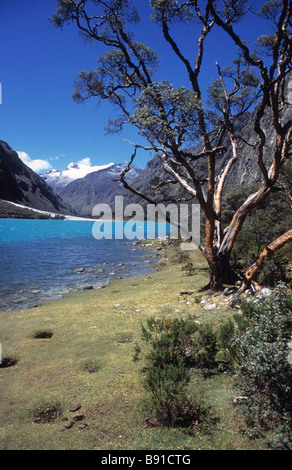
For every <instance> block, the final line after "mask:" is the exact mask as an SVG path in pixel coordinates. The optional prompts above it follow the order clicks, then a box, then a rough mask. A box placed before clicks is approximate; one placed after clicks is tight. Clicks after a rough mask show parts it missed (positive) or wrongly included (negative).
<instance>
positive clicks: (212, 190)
mask: <svg viewBox="0 0 292 470" xmlns="http://www.w3.org/2000/svg"><path fill="white" fill-rule="evenodd" d="M249 3H250V2H248V1H246V0H206V1H198V0H189V1H183V0H151V1H150V5H151V7H152V20H153V21H154V22H156V23H157V24H158V26H159V27H160V28H161V31H162V35H163V38H164V40H165V41H166V43H167V44H168V45H169V47H170V49H171V50H172V52H173V54H174V55H175V56H176V58H177V59H178V60H179V61H180V63H181V65H182V70H183V71H184V72H185V74H186V76H187V78H188V80H189V83H190V86H189V88H186V87H184V86H180V87H178V88H176V89H175V88H174V87H173V86H172V85H171V84H170V82H169V81H163V82H156V81H155V80H154V77H155V71H156V69H157V67H158V63H159V61H158V57H157V55H156V54H155V52H154V51H153V50H151V49H150V48H149V47H147V46H146V45H145V44H143V43H141V42H138V41H136V39H135V37H134V35H133V33H132V31H131V29H132V30H133V29H134V28H135V27H136V25H137V24H138V22H139V21H140V18H139V12H138V10H137V9H136V8H135V7H133V6H132V5H133V2H132V1H131V0H104V1H103V0H82V1H74V0H58V9H57V11H56V13H55V15H54V17H53V19H52V21H53V22H54V23H55V24H56V25H57V26H60V27H62V26H63V25H64V24H65V23H70V22H73V23H74V24H76V25H77V27H78V28H79V30H80V31H81V33H82V35H83V36H84V37H85V38H86V39H90V40H91V41H97V42H100V43H102V44H103V45H105V46H107V47H108V50H107V51H106V52H105V54H104V55H103V56H101V57H99V58H98V67H97V68H96V69H95V70H92V71H89V72H85V71H82V72H80V74H79V78H78V80H77V82H76V88H75V92H74V95H73V98H74V99H75V100H76V101H77V102H81V101H83V100H86V99H88V98H91V97H96V98H97V99H98V100H104V99H106V100H109V101H111V102H112V103H113V104H114V105H115V106H116V107H117V108H118V110H119V111H120V115H119V116H117V118H116V119H114V120H111V121H110V122H109V128H110V129H111V130H115V131H116V130H121V129H122V127H123V126H124V125H125V124H127V123H130V124H132V125H133V126H135V127H136V128H137V129H138V130H139V133H140V134H141V135H142V136H144V137H145V139H146V140H147V145H145V146H143V145H137V144H135V143H134V144H133V145H134V151H133V154H132V157H131V159H130V164H129V166H128V168H127V169H126V171H124V172H123V173H122V174H121V181H122V183H123V184H124V186H125V187H126V188H127V189H129V190H131V191H132V192H134V193H135V194H138V195H140V196H141V197H143V198H144V199H145V200H146V201H148V202H153V201H152V199H151V198H150V197H149V195H147V194H141V192H139V191H138V190H137V189H134V188H131V186H130V185H129V184H128V183H127V180H126V174H127V171H128V170H129V169H130V165H131V163H132V162H133V160H134V158H135V156H136V153H137V151H138V150H139V149H140V148H142V149H144V150H146V151H147V152H152V153H154V154H155V155H156V156H157V157H158V158H160V160H161V162H162V165H163V167H164V169H165V170H166V171H167V172H168V173H169V174H170V175H171V176H172V179H174V180H175V181H177V182H178V183H179V184H180V185H181V187H182V188H183V189H184V190H185V191H186V193H187V194H188V195H189V197H193V198H196V200H197V201H198V203H199V204H200V207H201V210H202V211H203V213H204V215H205V219H206V230H205V237H204V243H203V244H202V246H201V250H202V253H203V255H204V256H205V258H206V260H207V262H208V264H209V267H210V287H212V288H214V289H216V288H220V287H221V286H222V285H223V284H226V283H227V284H228V283H229V284H230V283H233V282H234V280H235V278H234V273H233V271H232V269H231V266H230V256H231V252H232V249H233V247H234V244H235V242H236V239H237V236H238V234H239V233H240V230H241V228H242V226H243V224H244V221H245V219H246V217H247V215H248V214H250V212H251V211H252V210H253V209H254V208H256V207H257V206H258V205H259V204H260V203H261V202H262V201H263V200H264V199H266V198H267V196H268V195H269V194H270V193H271V191H272V190H273V187H274V186H275V184H276V182H277V180H278V178H279V175H280V170H281V168H282V166H283V164H284V162H285V161H286V160H287V159H288V158H289V157H290V147H291V140H292V137H291V133H292V119H291V113H290V114H289V111H287V109H288V107H289V103H287V100H286V98H287V93H286V87H287V76H288V74H289V72H290V71H291V58H292V53H291V33H290V26H291V12H292V2H291V0H290V1H288V0H283V1H278V0H273V1H269V2H266V3H263V5H262V6H261V9H260V12H259V15H260V16H261V17H262V18H264V20H265V21H270V24H271V34H269V35H264V36H261V37H260V38H259V39H258V41H257V47H258V51H257V52H256V51H255V50H254V49H253V48H252V47H249V46H248V45H247V43H246V42H245V41H244V40H243V39H241V38H240V37H239V36H238V34H237V33H236V26H237V23H238V22H239V21H240V20H242V21H244V20H245V18H247V15H248V14H252V10H251V6H250V4H249ZM191 22H193V31H194V34H196V35H197V51H196V54H194V55H196V57H195V60H194V61H192V60H191V59H189V58H188V57H186V56H185V55H184V53H183V52H182V50H181V48H180V47H179V41H178V40H176V38H175V32H176V23H182V24H187V23H191ZM191 24H192V23H191ZM198 25H199V26H198ZM129 28H131V29H130V30H129ZM218 28H219V29H220V30H221V31H223V32H224V34H225V35H226V38H228V40H229V41H231V42H233V43H234V44H235V45H236V46H237V48H238V57H237V58H235V60H234V63H233V64H232V66H231V67H223V66H222V64H219V63H218V64H217V71H218V76H217V78H216V80H215V81H213V82H212V83H211V84H210V86H209V88H208V96H209V100H208V103H204V102H203V99H202V91H203V90H202V88H201V85H200V83H199V79H200V76H201V72H202V64H203V61H204V59H205V57H206V54H207V53H206V51H205V49H206V39H207V38H208V37H209V36H211V35H212V34H213V31H214V30H215V29H217V30H218ZM136 29H137V28H136ZM198 29H199V32H198ZM169 78H170V79H171V77H169ZM255 104H257V107H256V111H255V113H254V130H255V132H256V134H257V136H258V142H257V145H256V146H255V148H254V158H255V159H256V160H257V164H258V167H259V168H260V171H261V174H262V183H261V185H260V187H259V189H258V190H257V191H255V192H254V193H252V194H250V195H249V196H248V198H247V199H246V200H245V201H244V203H243V204H242V205H241V207H239V209H238V210H237V211H236V212H235V214H234V216H233V218H232V220H231V221H230V224H229V225H228V226H227V227H225V228H224V227H223V226H222V221H221V212H222V207H221V201H222V194H223V191H224V189H225V183H226V179H227V176H228V174H229V173H230V171H231V169H232V168H233V167H234V165H235V163H236V161H237V160H238V159H240V158H241V155H240V153H239V146H238V143H239V136H238V135H237V134H236V132H235V124H236V122H237V120H238V119H239V117H240V116H242V115H243V114H244V113H246V112H247V110H248V109H250V107H251V106H254V105H255ZM290 104H291V103H290ZM267 113H269V116H270V125H271V126H272V128H273V131H274V148H273V149H270V148H268V147H267V145H266V131H265V128H264V126H263V118H264V116H266V115H267ZM214 126H215V129H216V132H215V135H216V137H215V138H214ZM223 135H227V136H228V138H229V141H230V145H231V149H232V153H231V157H230V159H229V160H228V161H227V163H226V166H225V168H224V170H223V172H222V173H221V174H220V175H218V172H217V171H216V155H218V154H220V153H221V154H223V153H225V152H226V150H227V149H226V146H223V145H222V138H223ZM198 141H201V142H202V145H203V149H202V150H201V151H200V152H198V153H197V154H196V153H194V152H191V151H189V150H187V149H189V148H190V145H191V144H193V145H194V143H195V142H198ZM201 159H204V160H205V161H206V162H207V168H208V177H207V182H206V181H202V179H201V178H200V175H199V174H198V172H196V171H195V165H194V163H195V162H196V161H198V160H201ZM153 176H155V175H153ZM291 239H292V234H291V231H288V232H287V233H286V234H285V235H283V237H279V238H278V239H277V240H275V241H274V242H273V243H271V244H270V245H269V246H268V247H267V249H266V252H265V253H262V254H261V256H260V258H259V260H258V262H257V263H255V265H253V266H252V267H250V268H249V269H248V270H247V271H246V273H245V276H244V279H243V280H242V289H243V288H246V287H251V286H252V285H253V284H254V281H255V279H256V276H257V274H258V272H259V269H260V267H261V264H262V262H263V260H264V259H265V258H266V257H267V256H268V253H271V252H272V251H275V250H277V249H278V248H280V247H281V246H283V244H284V243H288V242H289V241H291Z"/></svg>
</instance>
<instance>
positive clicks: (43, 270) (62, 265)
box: [0, 219, 162, 312]
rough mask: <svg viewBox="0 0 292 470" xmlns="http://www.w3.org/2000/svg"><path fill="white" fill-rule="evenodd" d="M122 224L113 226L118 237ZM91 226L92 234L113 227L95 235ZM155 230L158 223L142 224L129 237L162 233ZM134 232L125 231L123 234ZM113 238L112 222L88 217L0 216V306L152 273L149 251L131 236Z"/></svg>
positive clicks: (33, 301) (18, 306) (24, 305)
mask: <svg viewBox="0 0 292 470" xmlns="http://www.w3.org/2000/svg"><path fill="white" fill-rule="evenodd" d="M105 225H106V224H105ZM124 225H125V224H124ZM124 225H123V227H124ZM123 227H121V226H119V227H118V228H117V229H116V231H117V232H119V236H121V233H123ZM143 227H144V232H143ZM93 228H94V233H95V235H96V234H97V233H98V232H101V231H105V232H104V235H105V236H110V235H108V234H107V233H106V232H107V231H108V230H109V231H110V232H111V231H112V236H113V238H112V239H107V238H101V239H96V238H94V236H93V232H92V230H93ZM130 228H131V227H130ZM158 230H160V229H159V228H158V224H156V225H155V226H154V227H151V229H149V228H148V231H146V226H145V224H143V223H141V224H140V225H139V227H138V229H137V227H136V234H137V235H136V237H135V238H134V240H135V239H137V238H143V237H141V235H143V233H144V234H145V237H146V235H147V237H148V238H151V237H152V238H155V237H156V236H157V235H160V234H161V233H162V232H161V231H159V232H158ZM134 232H135V230H134V231H133V233H132V234H131V230H130V232H129V230H128V232H127V233H128V236H129V234H130V235H131V236H133V235H134ZM114 237H115V225H114V224H113V225H112V224H111V223H110V224H107V227H103V229H102V230H101V229H100V227H99V226H97V225H96V223H95V225H94V222H92V221H71V220H70V221H69V220H24V219H0V311H6V312H13V311H17V310H20V309H24V308H30V307H33V306H35V305H36V304H38V303H39V302H41V301H44V300H50V299H56V298H60V297H62V295H64V294H65V293H68V292H69V291H71V290H81V289H84V287H91V286H93V288H100V287H102V286H104V285H106V284H108V283H109V282H110V281H111V280H113V279H117V278H120V277H136V276H141V275H146V274H149V273H151V272H153V264H154V263H155V262H156V261H157V259H155V258H154V257H145V255H147V254H149V253H148V252H145V251H143V250H141V249H139V245H134V244H133V242H132V241H129V240H128V239H126V238H124V239H115V238H114ZM80 268H82V272H81V273H78V272H76V270H79V269H80Z"/></svg>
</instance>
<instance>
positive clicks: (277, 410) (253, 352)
mask: <svg viewBox="0 0 292 470" xmlns="http://www.w3.org/2000/svg"><path fill="white" fill-rule="evenodd" d="M248 315H249V316H250V319H249V324H248V326H247V328H246V330H245V334H237V337H235V339H234V347H235V348H236V354H237V357H238V369H237V375H236V383H237V387H238V388H239V389H240V391H241V394H243V395H244V396H245V397H246V399H245V401H244V403H243V404H242V405H240V407H241V409H242V411H243V412H244V414H245V417H246V422H247V425H248V429H247V432H248V434H249V435H250V436H251V437H256V436H259V435H261V434H262V433H263V432H265V433H267V435H268V436H270V441H269V444H270V445H271V446H273V447H275V448H277V449H289V450H291V449H292V366H291V364H290V363H289V362H288V352H289V348H288V343H289V341H291V333H292V298H291V296H289V295H288V294H287V293H286V289H285V288H284V287H283V286H279V288H278V289H277V290H276V291H275V293H274V295H272V296H271V297H269V298H268V299H266V300H265V301H262V302H261V303H259V304H252V303H250V305H249V312H248Z"/></svg>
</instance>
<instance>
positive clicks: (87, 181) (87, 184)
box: [59, 162, 143, 216]
mask: <svg viewBox="0 0 292 470" xmlns="http://www.w3.org/2000/svg"><path fill="white" fill-rule="evenodd" d="M126 166H127V162H125V163H115V164H114V165H110V166H108V168H103V169H100V170H98V171H93V172H90V173H89V174H87V175H86V176H84V177H83V178H78V179H76V180H74V181H71V182H70V183H69V184H67V185H66V186H64V187H63V188H60V189H59V194H60V196H61V197H62V199H63V200H64V201H66V203H68V204H70V205H71V206H72V207H73V208H74V210H75V212H76V214H78V215H81V216H87V215H90V214H91V213H92V209H93V207H94V206H95V205H96V204H100V203H103V204H108V205H110V206H111V207H113V206H114V202H115V196H124V197H125V200H126V199H127V198H128V197H129V194H131V193H130V192H129V191H127V190H126V189H125V188H124V187H123V185H122V183H120V182H119V176H120V174H121V172H122V171H123V170H124V169H125V168H126ZM142 171H143V170H141V169H140V168H137V167H136V166H135V165H132V167H131V170H130V171H129V172H128V173H127V175H126V180H127V181H128V182H129V183H132V182H133V181H135V180H136V179H137V178H138V177H139V176H140V175H141V172H142Z"/></svg>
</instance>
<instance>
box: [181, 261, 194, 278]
mask: <svg viewBox="0 0 292 470" xmlns="http://www.w3.org/2000/svg"><path fill="white" fill-rule="evenodd" d="M181 270H182V271H185V272H186V273H187V275H188V276H192V275H193V274H194V272H195V271H196V268H195V267H194V265H193V263H191V262H188V263H187V264H185V265H184V266H183V267H182V268H181Z"/></svg>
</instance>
